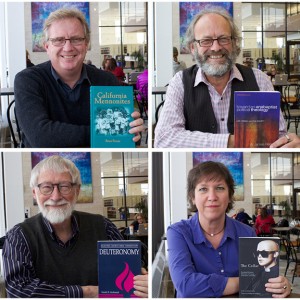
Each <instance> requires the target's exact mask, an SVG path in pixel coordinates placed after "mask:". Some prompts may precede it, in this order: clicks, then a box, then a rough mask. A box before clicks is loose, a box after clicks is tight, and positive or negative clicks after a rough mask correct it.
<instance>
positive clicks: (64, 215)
mask: <svg viewBox="0 0 300 300" xmlns="http://www.w3.org/2000/svg"><path fill="white" fill-rule="evenodd" d="M37 203H38V206H39V209H40V212H41V213H42V215H43V217H44V218H45V219H47V220H48V221H49V222H50V223H51V224H59V223H62V222H64V221H65V220H66V219H68V218H69V217H71V215H72V212H73V210H74V207H75V203H76V198H75V197H74V199H73V200H72V201H71V202H70V201H67V200H65V199H62V200H59V201H53V200H51V199H49V200H47V201H45V202H44V203H43V204H41V203H40V201H39V199H38V197H37ZM64 204H66V205H64ZM48 205H56V206H58V207H55V208H53V207H52V208H48V207H47V206H48ZM60 205H64V206H61V207H59V206H60Z"/></svg>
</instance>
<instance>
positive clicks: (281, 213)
mask: <svg viewBox="0 0 300 300" xmlns="http://www.w3.org/2000/svg"><path fill="white" fill-rule="evenodd" d="M291 200H292V182H291V181H290V180H272V205H273V210H274V216H278V217H285V216H286V214H288V215H290V211H288V210H287V211H286V208H285V205H283V204H284V203H285V202H286V203H288V204H289V207H290V208H291V207H292V203H291Z"/></svg>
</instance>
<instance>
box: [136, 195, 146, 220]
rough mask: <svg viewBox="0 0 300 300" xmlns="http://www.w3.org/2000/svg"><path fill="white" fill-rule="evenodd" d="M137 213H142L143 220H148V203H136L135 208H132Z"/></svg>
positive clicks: (144, 201) (143, 201)
mask: <svg viewBox="0 0 300 300" xmlns="http://www.w3.org/2000/svg"><path fill="white" fill-rule="evenodd" d="M134 207H135V208H136V209H137V210H138V211H139V213H142V214H143V216H144V218H145V220H146V221H147V220H148V203H147V201H146V200H141V201H140V202H138V203H137V204H136V205H135V206H134Z"/></svg>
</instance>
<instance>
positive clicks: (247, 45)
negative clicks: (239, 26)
mask: <svg viewBox="0 0 300 300" xmlns="http://www.w3.org/2000/svg"><path fill="white" fill-rule="evenodd" d="M242 38H243V40H242V55H243V64H244V65H247V66H249V67H253V68H259V69H261V68H262V66H261V65H259V64H260V63H261V58H262V48H261V47H262V39H261V32H259V31H258V32H243V33H242Z"/></svg>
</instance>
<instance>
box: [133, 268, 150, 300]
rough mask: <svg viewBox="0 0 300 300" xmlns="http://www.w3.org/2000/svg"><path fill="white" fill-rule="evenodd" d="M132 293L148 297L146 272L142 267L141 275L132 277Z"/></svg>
mask: <svg viewBox="0 0 300 300" xmlns="http://www.w3.org/2000/svg"><path fill="white" fill-rule="evenodd" d="M133 284H134V288H135V291H134V294H135V295H136V296H138V297H140V298H148V272H147V271H146V269H144V268H142V275H137V276H134V277H133Z"/></svg>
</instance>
